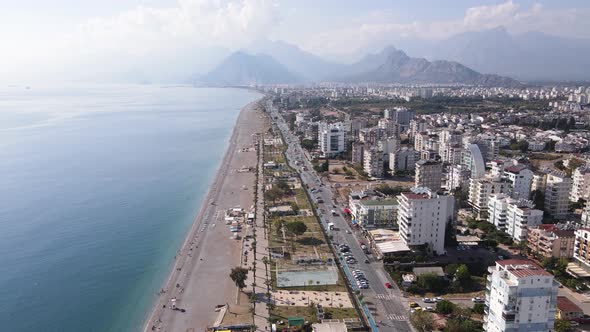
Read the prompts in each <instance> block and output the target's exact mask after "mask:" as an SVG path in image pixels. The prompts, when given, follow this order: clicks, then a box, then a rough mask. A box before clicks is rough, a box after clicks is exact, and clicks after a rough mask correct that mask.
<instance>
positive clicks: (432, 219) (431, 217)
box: [398, 187, 455, 255]
mask: <svg viewBox="0 0 590 332" xmlns="http://www.w3.org/2000/svg"><path fill="white" fill-rule="evenodd" d="M398 202H399V210H398V223H399V230H400V235H401V238H402V240H403V241H404V243H405V244H406V245H407V246H422V245H425V246H426V248H427V250H428V251H430V252H432V253H435V254H437V255H441V254H443V253H444V252H445V250H444V244H445V230H446V226H447V223H449V222H452V221H453V219H454V212H455V210H454V209H455V198H454V197H453V196H447V195H441V194H437V193H436V192H433V191H432V190H430V189H428V188H419V187H418V188H417V187H414V188H412V189H411V191H410V192H405V193H402V194H401V195H399V196H398Z"/></svg>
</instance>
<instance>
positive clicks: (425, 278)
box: [416, 273, 448, 293]
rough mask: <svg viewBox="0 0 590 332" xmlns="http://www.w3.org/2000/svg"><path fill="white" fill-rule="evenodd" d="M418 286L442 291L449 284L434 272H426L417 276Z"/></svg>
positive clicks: (427, 289)
mask: <svg viewBox="0 0 590 332" xmlns="http://www.w3.org/2000/svg"><path fill="white" fill-rule="evenodd" d="M416 286H418V287H419V288H421V289H423V290H426V291H430V292H435V293H440V292H441V291H443V290H444V289H445V288H446V287H447V286H448V282H447V281H446V280H445V279H443V278H441V277H439V276H437V275H436V274H434V273H424V274H422V275H420V276H418V278H416Z"/></svg>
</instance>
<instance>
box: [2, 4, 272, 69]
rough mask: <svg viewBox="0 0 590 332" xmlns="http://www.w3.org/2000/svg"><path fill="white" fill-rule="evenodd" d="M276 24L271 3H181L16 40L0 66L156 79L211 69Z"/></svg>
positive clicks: (134, 11) (141, 7)
mask: <svg viewBox="0 0 590 332" xmlns="http://www.w3.org/2000/svg"><path fill="white" fill-rule="evenodd" d="M278 23H279V14H278V8H277V5H276V4H275V2H274V1H273V0H179V1H178V2H177V4H176V5H175V6H174V7H169V8H152V7H146V6H139V7H137V8H134V9H132V10H128V11H125V12H121V13H118V14H116V15H113V16H109V17H97V18H91V19H88V20H86V21H85V22H84V23H82V24H80V25H79V26H77V27H76V28H75V29H72V30H73V31H72V32H71V33H67V34H65V35H59V36H52V38H49V39H39V38H37V39H35V38H31V36H26V37H24V36H23V38H15V40H14V42H13V43H12V44H11V45H10V46H12V47H10V48H9V49H10V51H9V52H6V53H5V54H4V55H0V60H2V58H4V60H7V59H10V60H11V63H14V64H15V65H17V66H16V67H15V68H14V69H18V71H15V72H16V73H19V74H23V73H24V72H23V70H25V69H26V68H27V67H31V66H34V67H35V68H36V69H37V70H43V69H45V71H47V69H53V70H50V72H57V71H58V70H60V69H62V70H63V69H65V68H68V69H70V70H68V71H67V72H69V73H74V75H71V76H72V77H75V76H78V77H77V78H81V77H83V78H92V77H96V76H97V75H99V76H103V77H105V78H107V77H108V76H109V75H111V74H112V75H115V74H116V75H119V76H125V75H126V74H125V73H124V72H126V73H127V74H129V73H131V72H136V73H139V72H142V73H143V74H142V75H144V76H146V75H147V76H158V75H154V74H153V72H155V71H158V69H159V68H158V66H154V64H156V65H157V64H160V65H161V64H163V63H166V65H167V66H168V67H169V68H168V71H172V72H173V71H174V70H173V69H170V67H174V65H177V66H178V65H179V62H180V63H181V64H182V65H183V66H184V67H185V68H184V70H190V68H189V66H190V63H187V62H191V61H192V62H193V64H196V65H198V63H199V62H206V63H207V64H210V63H211V62H212V61H215V59H210V60H207V59H204V58H205V57H207V56H208V55H209V54H210V53H215V54H218V53H219V51H218V50H219V49H223V48H230V49H236V48H240V47H244V46H246V45H248V44H250V43H251V42H252V41H253V40H256V39H260V38H262V37H265V36H267V35H268V34H269V33H270V31H271V29H272V28H273V27H274V26H275V25H276V24H278ZM23 39H25V40H26V42H23ZM212 50H217V51H212ZM22 54H29V55H30V56H28V57H25V58H23V57H22V56H21V55H22ZM191 58H192V60H191ZM19 64H20V67H22V68H18V65H19ZM142 66H143V67H142ZM145 66H147V68H146V67H145ZM197 67H198V66H197ZM197 70H198V69H197ZM63 71H65V70H63ZM115 72H116V73H115ZM149 72H152V74H149ZM3 74H5V75H6V74H8V73H3ZM75 74H78V75H75ZM185 74H186V76H187V77H188V76H189V75H190V74H191V73H190V72H189V73H185ZM148 78H149V77H148ZM148 78H146V79H148Z"/></svg>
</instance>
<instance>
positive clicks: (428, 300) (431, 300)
mask: <svg viewBox="0 0 590 332" xmlns="http://www.w3.org/2000/svg"><path fill="white" fill-rule="evenodd" d="M422 302H424V303H434V299H431V298H428V297H425V298H423V299H422Z"/></svg>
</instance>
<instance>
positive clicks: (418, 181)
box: [414, 160, 443, 191]
mask: <svg viewBox="0 0 590 332" xmlns="http://www.w3.org/2000/svg"><path fill="white" fill-rule="evenodd" d="M442 168H443V165H442V163H441V162H437V161H434V160H418V161H417V162H416V176H415V178H414V180H415V184H414V185H415V186H416V187H426V188H429V189H430V190H432V191H438V190H439V189H440V188H441V185H442Z"/></svg>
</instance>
